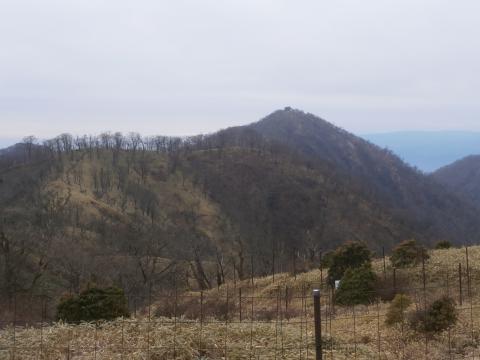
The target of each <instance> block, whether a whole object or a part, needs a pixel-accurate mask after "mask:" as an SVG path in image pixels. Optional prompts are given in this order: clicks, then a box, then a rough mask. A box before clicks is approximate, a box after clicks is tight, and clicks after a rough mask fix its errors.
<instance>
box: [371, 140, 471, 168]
mask: <svg viewBox="0 0 480 360" xmlns="http://www.w3.org/2000/svg"><path fill="white" fill-rule="evenodd" d="M362 137H363V138H364V139H366V140H368V141H370V142H372V143H374V144H376V145H378V146H381V147H384V148H388V149H391V150H392V151H393V152H395V153H396V154H397V155H398V156H400V157H401V158H402V159H403V160H404V161H406V162H407V163H409V164H411V165H412V166H416V167H417V168H419V169H420V170H422V171H425V172H433V171H435V170H438V169H439V168H441V167H443V166H446V165H448V164H451V163H453V162H454V161H457V160H460V159H462V158H464V157H466V156H469V155H475V154H480V132H468V131H402V132H391V133H379V134H365V135H362Z"/></svg>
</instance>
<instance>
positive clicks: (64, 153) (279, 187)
mask: <svg viewBox="0 0 480 360" xmlns="http://www.w3.org/2000/svg"><path fill="white" fill-rule="evenodd" d="M478 215H479V212H478V210H476V209H475V208H474V207H472V206H470V205H469V203H468V202H466V201H463V200H461V199H459V198H458V197H457V196H456V195H452V194H451V193H449V192H448V191H447V190H446V189H445V188H444V187H443V186H441V185H438V184H437V183H436V182H434V181H433V180H431V179H430V178H427V177H426V176H424V175H423V174H420V173H418V172H416V171H414V170H413V169H411V168H410V167H408V166H407V165H405V164H404V163H403V162H402V161H401V160H399V159H398V158H397V157H396V156H394V155H393V154H392V153H390V152H388V151H384V150H381V149H380V148H378V147H376V146H374V145H371V144H369V143H368V142H366V141H364V140H362V139H360V138H358V137H355V136H354V135H352V134H349V133H347V132H345V131H343V130H341V129H338V128H336V127H334V126H332V125H331V124H329V123H327V122H325V121H323V120H321V119H319V118H317V117H315V116H313V115H310V114H305V113H303V112H301V111H298V110H291V109H288V110H284V111H277V112H275V113H273V114H272V115H270V116H268V117H266V118H265V119H263V120H262V121H260V122H258V123H255V124H252V125H249V126H243V127H236V128H230V129H227V130H223V131H219V132H218V133H215V134H212V135H208V136H196V137H192V138H188V139H175V138H166V137H149V138H140V137H139V136H136V135H135V134H133V135H132V134H130V135H129V136H128V137H123V136H120V135H118V134H115V135H111V134H102V135H100V136H99V137H97V138H87V137H82V138H76V139H74V138H73V137H70V136H68V135H65V134H63V135H61V136H60V137H58V138H56V139H53V140H52V141H50V142H46V143H45V145H44V146H33V147H28V146H27V144H23V145H18V146H16V147H14V148H12V149H10V150H9V151H8V152H7V154H4V155H3V156H2V155H0V218H1V219H2V221H1V223H0V235H1V236H2V242H3V243H4V244H7V245H8V246H3V247H2V248H1V249H0V251H1V252H0V263H1V264H0V265H2V267H1V268H2V269H6V270H5V271H4V273H3V275H1V276H0V288H6V289H10V290H9V291H11V289H21V290H25V291H29V290H31V289H34V288H38V287H39V286H43V287H50V288H52V289H57V290H58V289H65V288H66V289H71V290H72V291H78V289H80V288H81V287H82V286H85V284H89V283H91V282H93V283H100V284H112V283H114V284H116V285H118V286H121V287H122V288H124V289H126V290H127V292H128V293H130V294H138V293H140V292H142V291H146V289H149V288H151V287H153V288H163V287H167V286H171V285H172V283H174V282H175V283H178V282H182V283H183V284H187V285H191V284H192V283H196V284H197V285H196V286H197V287H200V288H209V287H212V286H213V285H214V284H215V283H216V282H220V283H221V282H222V281H223V280H222V279H224V278H225V276H227V275H228V273H230V276H231V274H232V272H233V271H235V273H236V275H238V277H240V278H245V277H246V276H248V274H249V272H250V271H252V268H253V272H254V273H255V274H258V275H262V274H268V273H271V271H272V270H275V271H281V270H289V269H290V270H291V269H292V267H293V266H294V265H293V264H295V266H297V267H298V268H309V267H311V266H317V265H318V255H319V253H320V251H326V250H329V249H332V248H334V247H336V246H337V245H339V244H340V243H343V242H345V241H347V240H361V241H365V242H366V243H367V244H368V245H369V246H370V247H371V248H372V249H373V250H377V251H380V250H381V248H382V247H383V246H385V248H386V249H387V250H388V249H389V248H391V247H392V246H393V245H394V244H395V243H397V242H399V241H401V240H404V239H407V238H417V239H418V240H419V241H421V242H423V243H426V244H432V243H434V242H436V241H438V240H440V239H448V240H450V241H452V242H455V243H458V244H460V243H462V242H463V241H464V239H469V240H470V241H476V240H478V234H479V233H480V230H479V225H478V224H477V218H478ZM252 264H253V265H252ZM4 265H8V266H4ZM173 269H180V270H178V271H173ZM233 269H234V270H233ZM179 274H180V275H179ZM226 274H227V275H226Z"/></svg>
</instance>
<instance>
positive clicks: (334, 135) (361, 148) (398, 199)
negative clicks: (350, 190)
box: [251, 108, 480, 243]
mask: <svg viewBox="0 0 480 360" xmlns="http://www.w3.org/2000/svg"><path fill="white" fill-rule="evenodd" d="M251 127H252V128H253V129H255V130H256V131H258V132H259V133H261V134H262V135H263V136H265V137H266V138H267V139H271V140H276V141H279V142H281V143H285V144H288V146H289V147H291V148H293V149H296V150H297V151H299V152H301V153H302V154H303V155H304V156H305V157H306V158H308V159H312V160H319V159H320V160H322V161H324V162H326V163H328V164H331V166H332V167H333V168H334V169H335V170H336V172H337V173H338V177H340V178H342V179H344V180H346V181H349V182H351V183H354V184H355V186H356V187H357V188H358V189H359V190H360V192H361V193H362V194H364V195H365V196H367V197H368V198H369V199H371V201H375V202H376V203H378V204H380V206H382V207H383V208H384V209H388V211H389V212H390V213H391V214H392V216H393V217H394V218H395V219H396V220H397V221H401V222H404V223H408V224H409V226H410V227H411V228H414V229H415V230H417V232H418V233H421V234H422V235H423V238H422V240H424V241H427V242H428V241H429V240H430V241H431V240H432V239H435V238H437V239H438V238H440V237H443V236H444V237H447V238H449V239H451V240H452V241H454V242H457V243H462V242H463V241H464V239H465V238H466V237H467V238H468V237H470V238H474V239H478V235H479V234H480V233H479V232H478V225H477V220H476V219H477V216H478V211H477V210H476V209H474V208H473V207H472V206H469V204H468V203H466V202H465V201H462V200H461V199H459V198H458V197H457V196H455V195H454V194H452V193H450V192H449V191H446V190H445V189H444V188H443V187H442V186H440V185H438V184H437V183H436V182H435V181H433V180H432V179H430V178H429V177H427V176H425V175H423V174H422V173H419V172H417V171H415V170H414V169H413V168H412V167H410V166H408V165H407V164H405V163H404V162H403V161H402V160H400V158H399V157H398V156H396V155H395V154H393V153H392V152H390V151H388V150H385V149H381V148H379V147H378V146H376V145H373V144H371V143H369V142H367V141H365V140H363V139H361V138H359V137H357V136H355V135H353V134H350V133H348V132H346V131H344V130H342V129H340V128H337V127H335V126H333V125H332V124H330V123H328V122H327V121H325V120H323V119H320V118H318V117H316V116H315V115H312V114H308V113H304V112H302V111H299V110H293V109H290V108H287V109H286V110H281V111H276V112H274V113H272V114H271V115H269V116H267V117H266V118H264V119H263V120H261V121H259V122H258V123H255V124H252V125H251Z"/></svg>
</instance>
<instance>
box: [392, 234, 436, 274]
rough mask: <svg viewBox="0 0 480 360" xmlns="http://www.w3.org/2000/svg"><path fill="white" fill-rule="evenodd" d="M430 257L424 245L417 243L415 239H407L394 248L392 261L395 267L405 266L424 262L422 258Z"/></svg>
mask: <svg viewBox="0 0 480 360" xmlns="http://www.w3.org/2000/svg"><path fill="white" fill-rule="evenodd" d="M429 258H430V256H429V255H428V253H427V249H426V248H425V247H424V246H422V245H419V244H417V242H416V241H415V240H406V241H403V242H401V243H400V244H398V245H397V246H396V247H395V248H394V249H393V251H392V255H391V256H390V261H391V263H392V265H393V266H394V267H397V268H405V267H408V266H412V265H417V264H419V263H421V262H422V259H424V260H428V259H429Z"/></svg>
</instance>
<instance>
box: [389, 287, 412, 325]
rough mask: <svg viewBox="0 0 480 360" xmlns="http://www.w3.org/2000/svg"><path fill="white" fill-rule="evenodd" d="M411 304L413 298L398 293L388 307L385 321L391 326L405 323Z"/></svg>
mask: <svg viewBox="0 0 480 360" xmlns="http://www.w3.org/2000/svg"><path fill="white" fill-rule="evenodd" d="M411 304H412V300H410V298H409V297H408V296H407V295H404V294H397V295H396V296H395V298H394V299H393V301H392V302H391V304H390V306H389V307H388V310H387V314H386V317H385V323H386V324H387V325H389V326H393V325H396V324H401V323H403V322H404V321H405V318H406V312H407V309H408V308H409V306H410V305H411Z"/></svg>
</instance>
